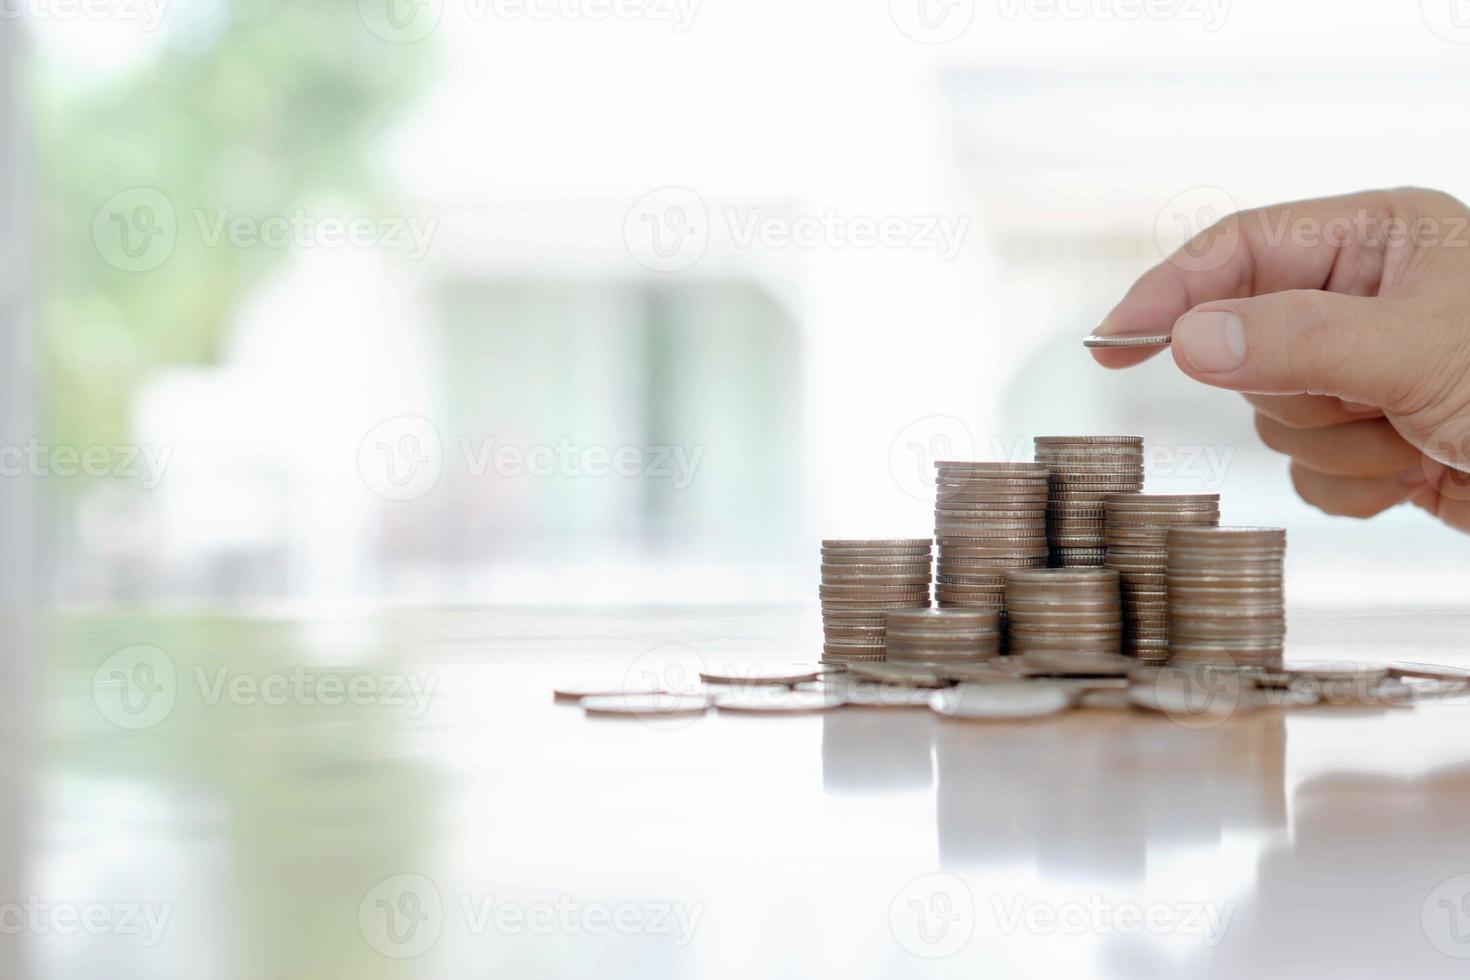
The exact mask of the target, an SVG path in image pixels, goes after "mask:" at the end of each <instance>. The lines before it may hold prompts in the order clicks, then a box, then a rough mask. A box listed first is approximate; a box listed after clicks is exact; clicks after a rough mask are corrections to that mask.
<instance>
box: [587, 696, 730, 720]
mask: <svg viewBox="0 0 1470 980" xmlns="http://www.w3.org/2000/svg"><path fill="white" fill-rule="evenodd" d="M709 706H710V699H709V698H707V697H705V696H703V695H695V694H675V695H666V694H627V695H624V694H617V695H612V696H608V697H585V698H583V699H582V707H583V709H584V710H586V712H587V714H589V715H634V716H641V717H644V718H668V717H672V716H675V715H700V714H704V712H705V710H706V709H708V708H709Z"/></svg>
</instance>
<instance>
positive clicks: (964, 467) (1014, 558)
mask: <svg viewBox="0 0 1470 980" xmlns="http://www.w3.org/2000/svg"><path fill="white" fill-rule="evenodd" d="M935 466H936V467H937V468H938V470H939V476H938V479H937V481H936V483H937V494H938V495H937V499H936V500H935V507H934V531H935V535H936V537H937V539H938V541H939V569H938V578H937V579H936V595H935V597H936V598H937V599H938V600H939V607H940V608H941V609H949V608H956V607H967V606H994V605H997V604H999V603H1002V602H1004V600H1005V573H1006V572H1008V571H1010V570H1011V569H1013V568H1038V567H1043V566H1045V565H1046V560H1047V554H1048V551H1047V544H1046V493H1047V471H1046V467H1044V466H1040V465H1038V464H1036V463H950V462H940V463H936V464H935Z"/></svg>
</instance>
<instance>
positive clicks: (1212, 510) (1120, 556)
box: [1103, 493, 1220, 664]
mask: <svg viewBox="0 0 1470 980" xmlns="http://www.w3.org/2000/svg"><path fill="white" fill-rule="evenodd" d="M1103 506H1104V507H1105V508H1106V510H1107V540H1108V554H1107V559H1106V562H1105V563H1106V565H1107V567H1108V568H1111V569H1113V570H1114V571H1116V572H1117V573H1118V575H1119V577H1120V579H1121V582H1122V586H1123V652H1124V653H1125V654H1127V655H1128V656H1130V657H1137V658H1138V659H1139V660H1142V661H1144V662H1145V663H1155V664H1157V663H1163V662H1164V661H1166V660H1168V659H1169V592H1168V588H1167V582H1168V579H1167V575H1168V552H1167V551H1166V550H1165V544H1166V540H1165V539H1166V538H1167V537H1168V534H1169V528H1171V527H1214V526H1216V525H1217V524H1219V523H1220V495H1219V494H1218V493H1167V494H1166V493H1110V494H1108V496H1107V499H1106V500H1104V502H1103Z"/></svg>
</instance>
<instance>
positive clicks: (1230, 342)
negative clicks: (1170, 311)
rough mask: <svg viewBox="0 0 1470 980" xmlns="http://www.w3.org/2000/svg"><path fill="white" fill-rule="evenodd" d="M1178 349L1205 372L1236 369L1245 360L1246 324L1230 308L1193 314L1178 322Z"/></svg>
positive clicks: (1176, 347)
mask: <svg viewBox="0 0 1470 980" xmlns="http://www.w3.org/2000/svg"><path fill="white" fill-rule="evenodd" d="M1174 349H1175V350H1177V351H1179V352H1180V353H1181V354H1182V355H1183V356H1184V359H1185V360H1186V361H1187V362H1189V366H1190V367H1192V368H1194V369H1195V370H1196V371H1199V372H1200V373H1201V374H1217V373H1219V372H1222V371H1234V370H1235V369H1236V368H1238V367H1240V366H1241V365H1242V364H1244V363H1245V324H1244V323H1242V322H1241V319H1240V316H1239V315H1238V314H1235V313H1231V312H1230V311H1229V310H1219V311H1213V312H1207V313H1189V314H1187V315H1185V316H1182V317H1180V318H1179V322H1178V323H1176V324H1174Z"/></svg>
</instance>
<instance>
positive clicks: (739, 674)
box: [699, 664, 817, 687]
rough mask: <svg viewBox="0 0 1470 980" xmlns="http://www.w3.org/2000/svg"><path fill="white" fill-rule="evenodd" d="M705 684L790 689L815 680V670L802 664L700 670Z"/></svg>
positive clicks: (700, 676) (756, 665)
mask: <svg viewBox="0 0 1470 980" xmlns="http://www.w3.org/2000/svg"><path fill="white" fill-rule="evenodd" d="M699 679H700V680H702V681H704V682H705V683H706V684H736V685H739V684H775V685H782V686H786V687H790V686H791V685H793V684H804V683H806V682H807V681H814V680H816V679H817V669H816V668H815V667H810V668H809V667H806V666H805V665H802V664H747V665H745V666H740V667H726V668H724V669H723V670H702V671H700V672H699Z"/></svg>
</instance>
